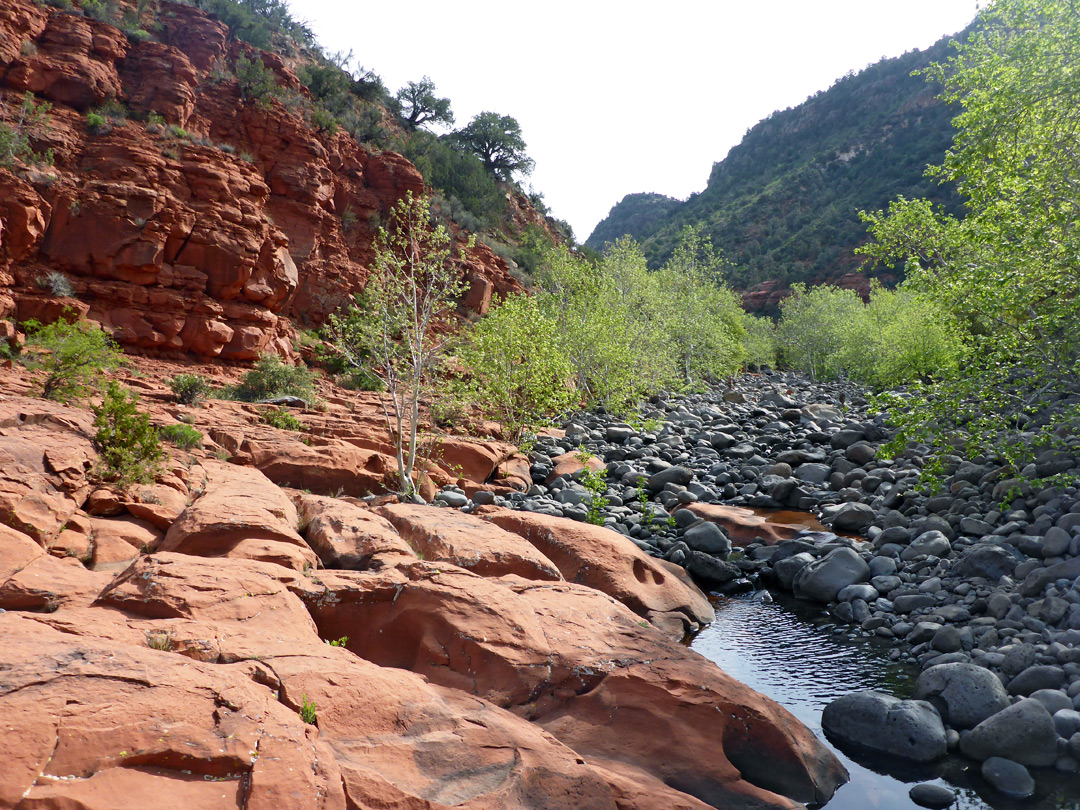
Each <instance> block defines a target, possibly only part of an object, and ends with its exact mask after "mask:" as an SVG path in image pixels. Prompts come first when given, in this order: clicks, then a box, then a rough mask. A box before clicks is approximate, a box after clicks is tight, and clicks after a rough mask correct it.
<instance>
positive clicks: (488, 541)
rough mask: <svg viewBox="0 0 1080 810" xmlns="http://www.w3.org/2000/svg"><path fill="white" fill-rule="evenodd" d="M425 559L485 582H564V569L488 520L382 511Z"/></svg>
mask: <svg viewBox="0 0 1080 810" xmlns="http://www.w3.org/2000/svg"><path fill="white" fill-rule="evenodd" d="M376 511H377V512H378V514H380V515H382V516H383V517H384V518H386V519H387V520H388V521H390V523H392V524H393V525H394V528H395V529H397V531H398V533H399V534H400V535H401V537H402V538H403V539H404V540H405V541H406V542H408V543H409V544H410V545H411V546H412V547H413V548H415V549H416V550H417V551H418V552H420V553H421V554H422V555H423V556H422V559H424V560H430V561H432V562H448V563H453V564H454V565H456V566H457V567H459V568H464V569H466V570H467V571H472V572H473V573H475V574H479V575H480V576H482V577H501V576H505V575H507V574H513V575H515V576H519V577H523V578H524V579H539V580H556V579H562V576H561V575H560V574H559V569H558V568H556V567H555V565H554V563H552V562H551V560H549V559H548V558H547V557H545V556H544V555H543V554H541V553H540V552H539V551H537V550H536V548H535V547H534V546H533V545H531V544H530V543H528V542H526V541H525V540H523V539H522V538H521V537H519V536H518V535H516V534H513V533H512V532H508V531H504V530H503V529H500V528H499V527H497V526H494V525H492V524H491V523H488V522H487V521H485V520H483V519H482V518H478V517H474V516H472V515H463V514H462V513H460V512H451V511H450V510H445V511H444V510H441V509H433V508H431V507H430V506H413V505H411V504H395V505H393V506H382V507H379V509H377V510H376Z"/></svg>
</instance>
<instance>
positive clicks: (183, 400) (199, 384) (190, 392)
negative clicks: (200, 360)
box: [169, 374, 210, 405]
mask: <svg viewBox="0 0 1080 810" xmlns="http://www.w3.org/2000/svg"><path fill="white" fill-rule="evenodd" d="M169 388H171V389H172V392H173V396H175V397H176V401H177V402H179V403H180V404H181V405H194V404H196V403H198V402H201V401H202V400H204V399H206V397H207V396H208V395H209V394H210V382H209V381H208V380H207V379H206V377H203V376H202V375H201V374H177V375H176V376H175V377H173V378H172V379H171V380H169Z"/></svg>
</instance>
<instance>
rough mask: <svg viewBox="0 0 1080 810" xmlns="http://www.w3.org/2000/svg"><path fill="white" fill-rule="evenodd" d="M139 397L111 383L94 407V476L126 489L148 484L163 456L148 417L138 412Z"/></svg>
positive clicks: (156, 435)
mask: <svg viewBox="0 0 1080 810" xmlns="http://www.w3.org/2000/svg"><path fill="white" fill-rule="evenodd" d="M138 402H139V398H138V397H137V396H136V395H135V394H133V393H131V392H129V391H125V390H124V389H123V388H122V387H121V386H120V385H119V384H118V383H116V382H114V381H112V380H110V381H109V383H108V385H107V387H106V389H105V396H104V398H103V399H102V402H101V404H100V405H95V406H93V411H94V427H95V428H97V432H96V433H95V434H94V447H95V449H96V450H97V451H98V463H97V467H96V473H97V475H98V476H99V477H100V478H101V479H102V480H104V481H108V482H111V483H115V484H117V485H118V486H120V487H126V486H129V485H131V484H134V483H149V482H151V481H153V480H154V476H155V475H156V474H157V472H158V470H159V469H160V467H161V460H162V458H163V457H164V453H163V452H162V450H161V444H160V442H159V441H158V434H157V431H155V430H154V427H153V425H151V424H150V417H149V416H147V415H146V414H145V413H141V412H139V410H138Z"/></svg>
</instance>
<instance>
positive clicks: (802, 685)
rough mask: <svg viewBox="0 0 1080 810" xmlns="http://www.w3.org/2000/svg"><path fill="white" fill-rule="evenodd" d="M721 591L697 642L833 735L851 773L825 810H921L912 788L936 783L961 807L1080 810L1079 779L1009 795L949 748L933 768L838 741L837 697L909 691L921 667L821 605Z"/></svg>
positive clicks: (1040, 783) (1039, 783)
mask: <svg viewBox="0 0 1080 810" xmlns="http://www.w3.org/2000/svg"><path fill="white" fill-rule="evenodd" d="M763 593H764V592H758V598H755V596H754V595H753V594H746V595H741V596H733V597H716V598H715V600H714V608H715V610H716V621H715V622H714V623H713V624H712V625H710V626H709V627H707V628H706V629H705V630H703V631H702V632H701V633H699V634H697V635H696V636H695V637H694V638H693V640H692V641H691V642H690V646H691V647H692V648H693V649H694V650H696V651H697V652H699V653H701V654H702V655H704V656H705V657H706V658H709V659H711V660H712V661H714V662H716V663H717V664H718V665H719V666H720V667H721V668H722V669H723V670H725V671H726V672H727V673H728V674H729V675H731V676H732V677H733V678H736V679H737V680H739V681H741V682H743V683H745V684H746V685H747V686H750V687H751V688H753V689H756V690H757V691H759V692H761V693H763V694H765V695H767V696H769V697H771V698H772V699H773V700H775V701H777V702H778V703H780V704H781V705H782V706H784V707H785V708H786V709H788V710H789V711H790V712H791V713H792V714H794V715H795V716H796V717H797V718H798V719H799V720H801V721H802V722H803V723H805V724H806V725H807V726H808V727H810V728H811V729H812V730H813V731H814V732H815V733H816V734H817V735H818V736H819V737H820V738H821V739H823V740H826V742H827V743H828V744H829V745H830V747H831V748H832V749H833V751H834V752H835V753H836V754H837V756H838V757H839V758H840V760H841V761H842V762H843V763H844V765H845V766H846V767H847V769H848V772H849V773H850V774H851V781H849V782H848V783H847V784H846V785H843V786H842V787H841V788H840V789H839V790H838V791H837V792H836V794H835V795H834V796H833V798H832V799H831V800H830V801H829V802H828V803H827V804H826V805H824V807H825V808H826V809H827V810H866V808H883V810H915V808H918V805H916V804H915V803H914V802H913V801H912V800H911V799H910V798H909V797H908V791H909V790H910V788H911V786H912V785H914V784H917V783H920V782H927V781H929V782H933V783H935V784H939V785H942V786H945V787H948V788H950V789H953V790H955V791H956V793H957V802H956V804H955V805H954V807H958V808H962V809H963V810H1021V808H1022V809H1023V810H1074V808H1078V807H1080V778H1077V777H1076V776H1063V775H1061V774H1057V773H1055V772H1053V771H1052V770H1048V769H1039V770H1033V775H1034V776H1035V782H1036V792H1035V795H1034V796H1033V797H1032V798H1029V799H1011V798H1009V797H1007V796H1004V795H1002V794H1001V793H998V792H996V791H994V790H993V789H992V788H990V787H989V786H988V785H987V784H986V782H985V781H984V780H983V779H982V778H981V776H980V775H979V764H978V763H977V762H974V761H971V760H968V759H965V758H963V757H960V756H954V755H950V756H948V757H946V758H945V759H944V760H941V761H939V762H937V763H934V764H932V765H928V766H922V767H920V766H914V765H911V764H908V763H901V762H900V761H898V760H895V759H891V758H889V757H886V756H882V755H876V754H873V753H872V752H867V751H855V750H851V749H848V748H846V747H845V748H843V749H841V748H838V747H837V746H836V745H835V744H834V743H832V742H831V741H828V739H827V738H826V736H825V734H824V733H823V732H822V729H821V712H822V709H823V708H824V707H825V705H826V704H827V703H828V702H829V701H830V700H833V699H834V698H837V697H840V696H841V695H845V694H848V693H849V692H853V691H857V690H861V689H876V690H879V691H882V692H888V693H890V694H893V695H896V696H898V697H904V698H906V697H910V696H911V692H912V689H913V687H914V683H915V678H916V677H917V676H918V674H919V671H918V669H917V668H915V667H911V666H908V665H905V664H903V663H897V662H894V661H890V660H889V658H888V652H889V649H890V645H889V644H888V643H887V642H885V641H881V640H878V639H874V638H859V639H852V638H849V637H848V636H847V634H846V633H845V632H843V630H842V628H838V627H837V626H836V625H835V623H834V622H833V621H832V620H830V619H829V617H828V615H827V614H826V613H825V612H824V611H823V610H822V608H821V607H820V606H818V605H814V604H811V603H807V602H805V601H801V600H797V599H794V598H792V597H790V596H786V595H782V594H774V595H773V598H774V600H775V601H772V602H765V601H761V599H760V596H761V594H763Z"/></svg>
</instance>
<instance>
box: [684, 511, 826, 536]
mask: <svg viewBox="0 0 1080 810" xmlns="http://www.w3.org/2000/svg"><path fill="white" fill-rule="evenodd" d="M682 508H683V509H686V510H688V511H690V512H693V513H694V514H695V515H697V516H698V517H699V518H702V519H703V520H707V521H709V522H710V523H715V524H717V525H718V526H722V527H723V529H724V531H725V532H727V535H728V537H730V538H731V544H732V545H734V546H745V545H747V544H749V543H752V542H754V541H755V540H757V539H761V540H764V541H765V543H767V544H768V545H770V546H771V545H775V544H776V543H779V542H780V541H781V540H790V539H791V538H793V537H796V536H798V534H799V533H800V532H801V531H803V530H804V529H814V530H816V531H828V529H826V527H824V526H822V525H821V524H820V523H818V521H817V519H816V518H814V516H813V515H811V514H800V513H796V512H784V511H777V512H776V514H775V517H771V516H770V515H769V513H768V512H765V511H762V510H754V509H749V508H747V507H745V506H730V505H728V504H720V503H692V504H689V505H688V506H684V507H682ZM800 521H801V522H800Z"/></svg>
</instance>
